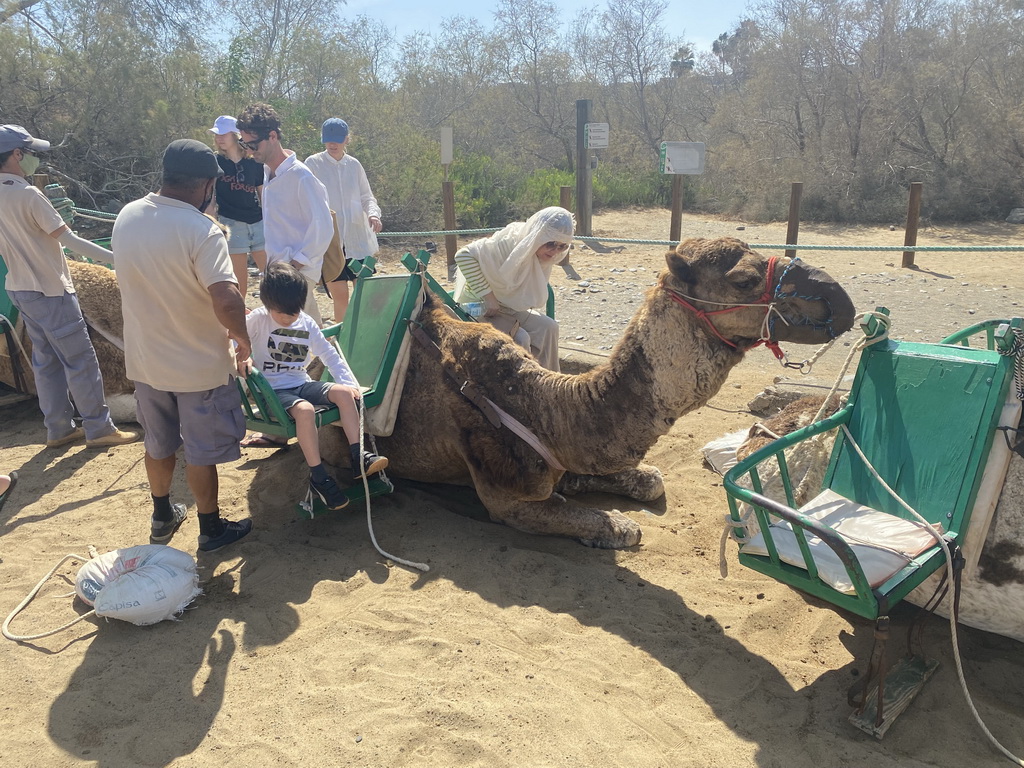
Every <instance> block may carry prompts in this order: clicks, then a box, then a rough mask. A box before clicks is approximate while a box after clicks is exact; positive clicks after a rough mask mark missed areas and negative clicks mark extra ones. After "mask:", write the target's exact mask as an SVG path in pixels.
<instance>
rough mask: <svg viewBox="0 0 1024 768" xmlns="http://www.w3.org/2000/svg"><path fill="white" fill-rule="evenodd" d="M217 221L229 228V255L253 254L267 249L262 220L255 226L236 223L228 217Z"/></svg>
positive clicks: (222, 217) (220, 217)
mask: <svg viewBox="0 0 1024 768" xmlns="http://www.w3.org/2000/svg"><path fill="white" fill-rule="evenodd" d="M217 220H218V221H219V222H220V223H221V224H223V225H224V226H225V227H227V228H228V233H229V234H228V253H253V252H255V251H262V250H264V249H265V248H266V240H265V239H264V237H263V220H262V219H261V220H260V221H257V222H256V223H254V224H246V223H245V222H244V221H235V220H234V219H229V218H228V217H227V216H218V217H217Z"/></svg>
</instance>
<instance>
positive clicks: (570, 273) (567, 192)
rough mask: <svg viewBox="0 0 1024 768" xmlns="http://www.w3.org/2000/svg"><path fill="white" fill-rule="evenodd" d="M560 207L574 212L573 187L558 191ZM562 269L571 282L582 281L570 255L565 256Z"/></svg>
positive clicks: (562, 188)
mask: <svg viewBox="0 0 1024 768" xmlns="http://www.w3.org/2000/svg"><path fill="white" fill-rule="evenodd" d="M558 206H559V207H560V208H565V210H567V211H571V210H572V187H559V189H558ZM562 269H564V270H565V274H566V276H567V277H568V278H569V279H570V280H581V279H582V278H581V277H580V276H579V273H578V272H577V271H576V270H575V269H574V268H573V266H572V264H570V263H569V254H568V253H567V254H565V258H564V259H562Z"/></svg>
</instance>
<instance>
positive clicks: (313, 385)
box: [274, 381, 335, 411]
mask: <svg viewBox="0 0 1024 768" xmlns="http://www.w3.org/2000/svg"><path fill="white" fill-rule="evenodd" d="M333 386H335V384H334V382H333V381H307V382H306V383H305V384H303V385H302V386H299V387H292V388H291V389H275V390H274V392H276V393H277V399H278V400H280V401H281V405H283V406H284V409H285V410H286V411H287V410H288V409H289V408H291V407H292V406H293V405H295V404H296V403H297V402H299V400H305V401H306V402H307V403H312V404H313V405H315V406H322V405H326V406H328V407H329V408H333V407H334V403H332V402H331V398H330V397H329V395H330V394H331V387H333Z"/></svg>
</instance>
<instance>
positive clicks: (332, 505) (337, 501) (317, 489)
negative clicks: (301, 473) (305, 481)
mask: <svg viewBox="0 0 1024 768" xmlns="http://www.w3.org/2000/svg"><path fill="white" fill-rule="evenodd" d="M309 490H310V491H312V492H313V495H314V496H316V497H318V498H319V499H320V501H322V502H323V503H324V506H325V507H327V508H328V509H329V510H331V511H334V510H338V509H344V508H345V507H347V506H348V496H346V495H345V494H344V493H342V492H341V488H339V487H338V484H337V483H336V482H334V478H333V477H331V476H330V475H328V476H327V479H326V480H324V481H323V482H320V483H318V482H317V481H316V480H314V479H313V478H312V477H311V478H309Z"/></svg>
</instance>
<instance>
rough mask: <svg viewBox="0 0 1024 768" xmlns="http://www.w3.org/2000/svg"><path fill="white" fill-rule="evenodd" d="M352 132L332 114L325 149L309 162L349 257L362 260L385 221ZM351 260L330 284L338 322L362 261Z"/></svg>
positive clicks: (373, 248) (326, 127) (374, 247)
mask: <svg viewBox="0 0 1024 768" xmlns="http://www.w3.org/2000/svg"><path fill="white" fill-rule="evenodd" d="M350 138H351V134H350V133H349V130H348V123H346V122H345V121H344V120H342V119H341V118H337V117H331V118H328V119H327V120H325V121H324V124H323V126H322V127H321V129H320V139H321V141H322V142H323V144H324V147H325V151H323V152H317V153H316V154H315V155H310V156H309V157H307V158H306V165H308V166H309V170H311V171H312V172H313V175H314V176H316V177H317V178H318V179H320V181H322V182H323V185H324V186H325V187H327V200H328V202H330V204H331V210H332V211H334V213H335V216H337V219H338V234H339V235H340V236H341V244H342V247H343V248H344V251H345V258H346V259H351V260H352V261H355V262H362V260H363V259H365V258H366V257H367V256H372V255H373V254H375V253H376V252H377V249H378V245H377V233H378V232H380V231H381V229H382V228H383V225H382V223H381V218H380V206H379V205H378V204H377V198H376V197H374V196H373V190H371V189H370V182H369V181H368V180H367V178H366V171H365V170H363V166H362V164H361V163H360V162H359V161H358V160H356V159H355V158H354V157H352V155H350V154H348V142H349V139H350ZM353 266H355V269H352V268H351V267H350V266H349V265H348V264H346V265H345V268H344V269H343V270H342V272H341V274H340V275H339V276H338V277H337V278H336V279H335V280H333V281H331V282H329V283H328V284H327V288H328V290H329V291H330V293H331V297H332V298H333V299H334V322H336V323H340V322H341V321H342V320H343V319H344V318H345V310H346V309H347V308H348V284H349V283H350V282H352V281H353V280H355V279H356V273H357V272H358V271H359V264H355V265H353Z"/></svg>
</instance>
